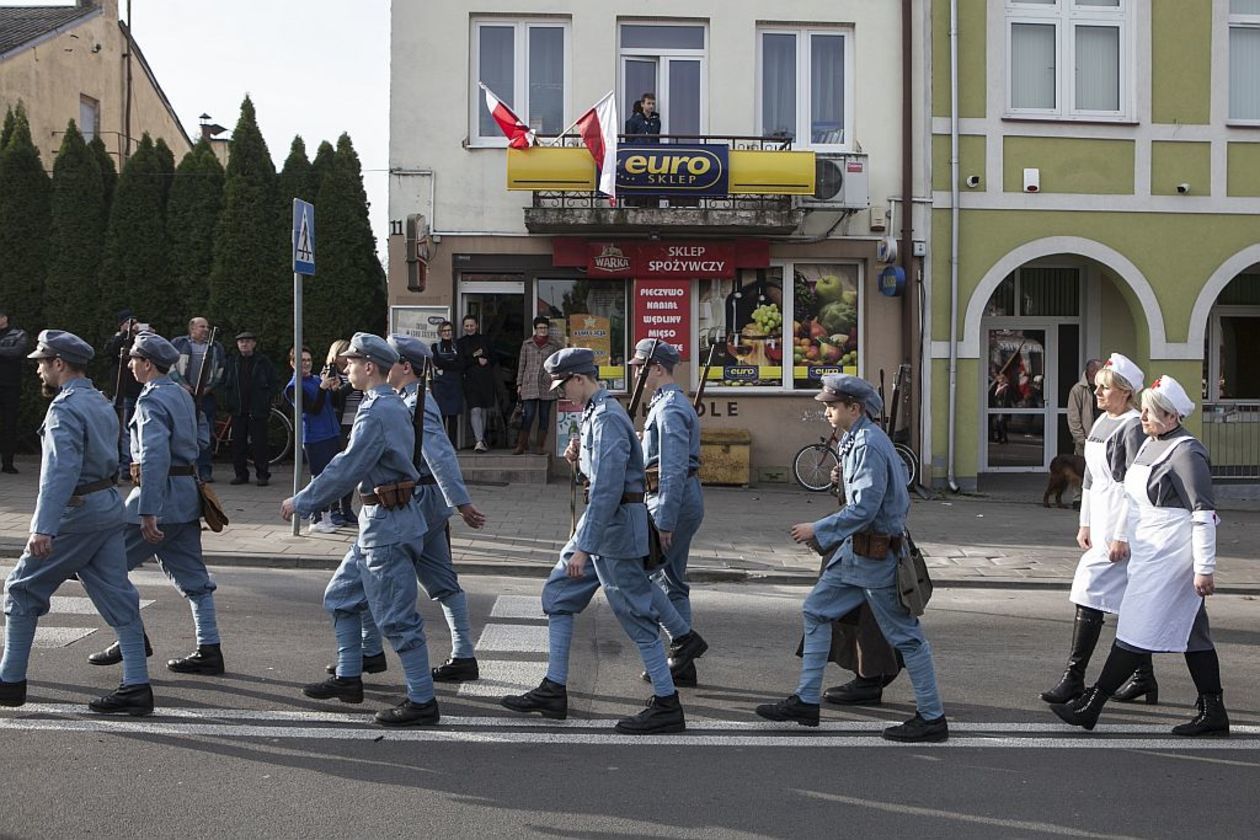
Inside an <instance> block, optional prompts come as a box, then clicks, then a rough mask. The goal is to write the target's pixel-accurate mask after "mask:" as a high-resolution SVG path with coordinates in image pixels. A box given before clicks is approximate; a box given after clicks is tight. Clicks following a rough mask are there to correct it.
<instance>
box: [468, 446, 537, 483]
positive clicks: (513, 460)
mask: <svg viewBox="0 0 1260 840" xmlns="http://www.w3.org/2000/svg"><path fill="white" fill-rule="evenodd" d="M459 469H460V472H462V473H463V474H464V480H465V481H467V482H470V483H474V484H475V483H484V484H546V483H547V471H548V459H547V456H546V455H512V454H511V453H506V454H500V453H497V452H484V453H474V452H460V453H459Z"/></svg>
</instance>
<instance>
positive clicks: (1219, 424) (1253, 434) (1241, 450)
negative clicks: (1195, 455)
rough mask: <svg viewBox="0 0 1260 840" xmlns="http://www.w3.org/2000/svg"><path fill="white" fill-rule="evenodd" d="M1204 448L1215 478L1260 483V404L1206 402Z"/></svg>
mask: <svg viewBox="0 0 1260 840" xmlns="http://www.w3.org/2000/svg"><path fill="white" fill-rule="evenodd" d="M1203 445H1204V446H1206V447H1207V451H1208V455H1209V456H1210V457H1211V459H1212V476H1213V477H1214V478H1222V479H1233V480H1238V481H1260V402H1237V401H1234V400H1230V401H1229V402H1205V403H1203Z"/></svg>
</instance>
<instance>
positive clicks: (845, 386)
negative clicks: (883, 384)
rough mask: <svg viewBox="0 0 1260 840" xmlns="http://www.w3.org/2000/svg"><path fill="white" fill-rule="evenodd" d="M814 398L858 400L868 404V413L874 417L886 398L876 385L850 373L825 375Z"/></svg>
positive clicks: (832, 400)
mask: <svg viewBox="0 0 1260 840" xmlns="http://www.w3.org/2000/svg"><path fill="white" fill-rule="evenodd" d="M814 399H816V400H818V401H819V402H839V401H840V400H843V399H852V400H857V401H858V402H860V403H862V404H863V405H864V406H866V413H867V414H869V415H871V416H872V417H876V416H878V415H879V413H880V411H882V410H883V408H884V400H883V399H882V398H881V397H880V396H879V391H877V390H875V386H874V385H872V384H871V383H869V382H867V381H866V380H865V379H862V378H861V377H859V376H853V375H852V374H849V373H829V374H827V375H826V376H824V377H823V378H822V390H820V391H819V392H818V393H817V394H815V395H814Z"/></svg>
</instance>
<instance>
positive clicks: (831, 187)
mask: <svg viewBox="0 0 1260 840" xmlns="http://www.w3.org/2000/svg"><path fill="white" fill-rule="evenodd" d="M796 203H797V206H798V207H800V208H802V209H804V210H862V209H865V208H867V207H870V206H871V183H870V161H868V160H867V158H866V155H864V154H857V153H853V152H820V153H819V154H817V155H816V156H815V158H814V194H813V195H802V196H797V199H796Z"/></svg>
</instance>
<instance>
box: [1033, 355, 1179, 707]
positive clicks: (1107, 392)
mask: <svg viewBox="0 0 1260 840" xmlns="http://www.w3.org/2000/svg"><path fill="white" fill-rule="evenodd" d="M1094 384H1095V388H1094V395H1095V397H1096V398H1097V400H1098V408H1099V409H1101V410H1102V412H1103V414H1102V415H1101V416H1099V418H1098V419H1097V420H1096V421H1094V425H1093V428H1091V429H1090V432H1089V437H1088V439H1087V440H1086V442H1085V481H1084V486H1083V488H1082V490H1081V518H1080V530H1079V531H1078V532H1077V534H1076V542H1077V544H1078V545H1079V546H1080V547H1081V548H1082V549H1083V550H1084V551H1085V554H1084V555H1082V557H1081V561H1080V563H1079V564H1078V565H1077V567H1076V576H1075V578H1074V579H1073V581H1072V594H1071V596H1070V597H1071V601H1072V603H1073V604H1075V605H1076V620H1075V621H1074V622H1073V623H1072V647H1071V649H1070V651H1069V652H1068V661H1067V669H1066V670H1065V671H1064V672H1063V677H1062V679H1060V680H1059V684H1058V685H1056V686H1055V687H1054V688H1052V689H1050V690H1049V691H1043V692H1042V693H1041V699H1042V700H1044V701H1046V702H1047V703H1066V702H1068V701H1069V700H1074V699H1076V698H1077V697H1079V696H1081V695H1082V694H1084V693H1085V667H1086V666H1087V665H1088V664H1089V658H1090V656H1091V655H1092V654H1093V653H1094V647H1095V646H1096V645H1097V644H1098V635H1099V633H1100V632H1101V630H1102V626H1103V615H1104V614H1105V613H1112V614H1113V615H1114V614H1115V613H1117V612H1119V611H1120V602H1121V601H1122V600H1123V598H1124V589H1125V584H1126V583H1127V582H1128V577H1129V569H1128V563H1126V562H1124V558H1125V557H1126V556H1127V554H1128V546H1127V545H1126V544H1124V543H1117V542H1115V541H1114V536H1115V534H1116V533H1117V532H1120V531H1123V523H1124V516H1125V511H1126V509H1127V506H1126V505H1125V503H1124V502H1125V494H1124V476H1125V472H1126V470H1127V469H1128V466H1129V463H1130V462H1131V461H1132V460H1133V458H1134V457H1135V456H1136V455H1137V451H1138V449H1139V447H1141V445H1142V442H1143V441H1144V440H1146V436H1145V435H1144V434H1142V424H1141V421H1140V420H1139V419H1138V409H1137V395H1138V391H1140V390H1141V388H1142V370H1141V368H1139V367H1138V366H1137V365H1135V364H1134V363H1133V362H1132V361H1130V360H1129V359H1128V358H1127V357H1125V356H1122V355H1121V354H1119V353H1112V354H1111V358H1109V359H1108V360H1107V362H1106V364H1105V365H1103V367H1102V368H1101V369H1100V370H1099V371H1098V373H1097V375H1096V376H1095V377H1094ZM1139 671H1141V672H1144V674H1145V675H1148V676H1149V680H1144V681H1143V684H1142V685H1141V686H1138V690H1139V695H1138V696H1140V694H1145V695H1146V697H1147V702H1148V703H1154V702H1156V700H1157V699H1158V688H1156V687H1153V686H1154V673H1153V671H1152V670H1151V668H1150V657H1149V656H1148V657H1147V659H1146V661H1145V662H1144V664H1143V667H1142V668H1141V669H1139ZM1136 677H1137V675H1136V674H1135V679H1136ZM1130 682H1133V680H1130ZM1148 685H1149V686H1151V687H1149V688H1148V687H1147V686H1148ZM1124 688H1128V689H1132V688H1133V687H1132V686H1130V685H1128V684H1126V686H1125V687H1124ZM1124 688H1122V689H1121V691H1119V692H1117V694H1116V698H1115V699H1118V700H1119V699H1132V698H1127V697H1122V695H1124V694H1125V691H1124Z"/></svg>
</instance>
